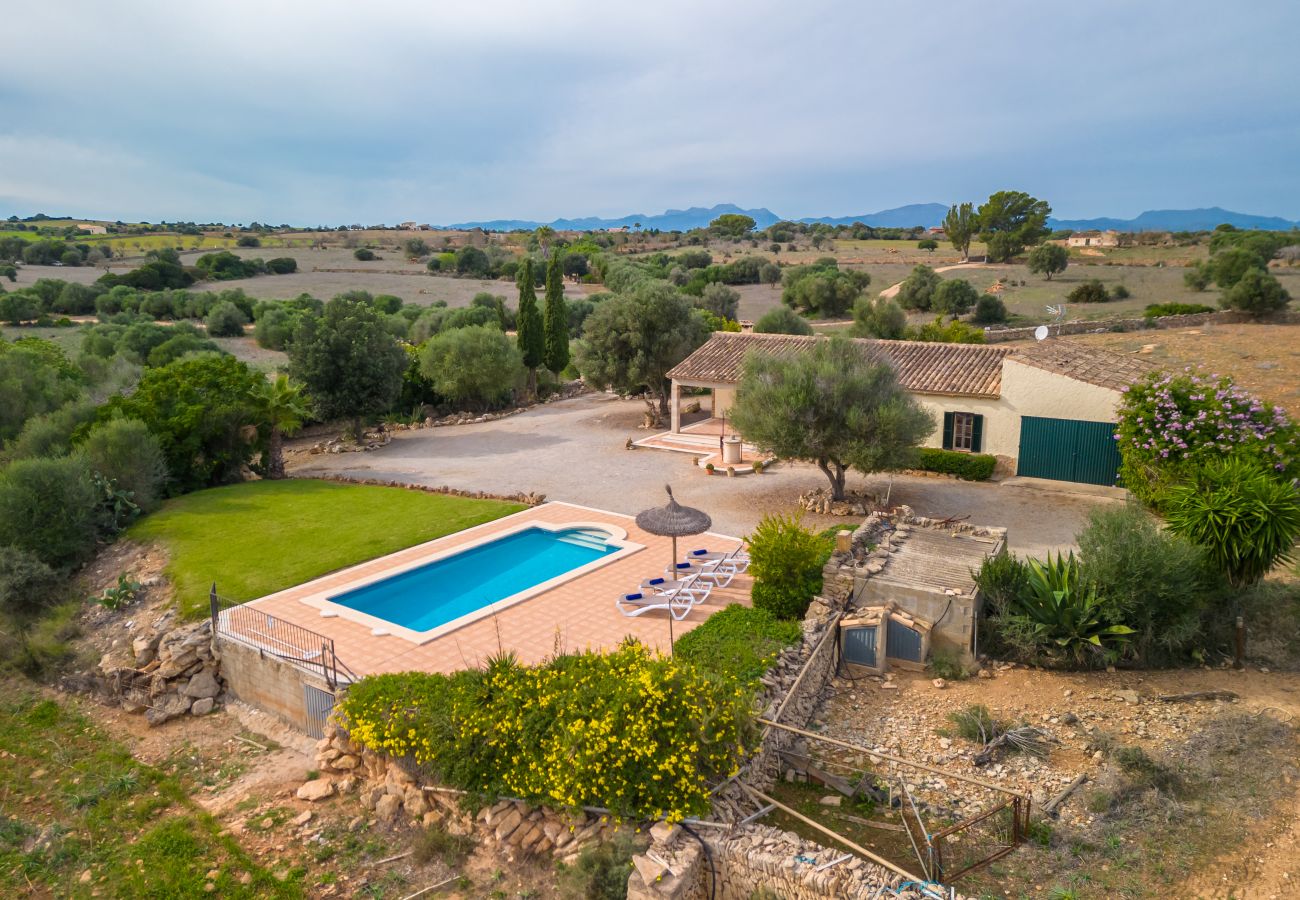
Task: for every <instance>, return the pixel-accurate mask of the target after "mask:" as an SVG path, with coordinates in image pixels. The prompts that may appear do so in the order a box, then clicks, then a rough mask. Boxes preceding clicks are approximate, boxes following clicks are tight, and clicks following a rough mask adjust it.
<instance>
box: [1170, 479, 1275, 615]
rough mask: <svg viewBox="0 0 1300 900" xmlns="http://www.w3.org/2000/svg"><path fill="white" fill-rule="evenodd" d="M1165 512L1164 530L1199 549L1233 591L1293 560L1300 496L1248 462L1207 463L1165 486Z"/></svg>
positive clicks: (1247, 585)
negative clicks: (1172, 485)
mask: <svg viewBox="0 0 1300 900" xmlns="http://www.w3.org/2000/svg"><path fill="white" fill-rule="evenodd" d="M1164 509H1165V518H1166V521H1167V522H1168V524H1169V530H1170V531H1172V532H1173V533H1174V534H1179V535H1182V536H1183V537H1185V538H1187V539H1188V540H1190V541H1192V542H1193V543H1195V544H1198V545H1199V546H1201V547H1203V548H1204V549H1205V551H1206V553H1207V554H1208V555H1209V558H1210V560H1211V561H1212V562H1213V563H1214V564H1215V566H1217V567H1218V569H1219V571H1220V572H1222V573H1223V575H1224V577H1226V578H1227V579H1228V581H1229V582H1230V583H1231V584H1232V585H1233V587H1235V588H1238V589H1240V588H1245V587H1249V586H1250V585H1252V584H1254V583H1255V582H1257V581H1259V580H1260V579H1261V578H1263V577H1264V576H1265V575H1267V574H1268V573H1269V572H1270V571H1271V570H1272V569H1273V567H1274V566H1276V565H1286V564H1288V563H1290V562H1292V561H1293V560H1294V559H1295V547H1296V541H1297V540H1300V492H1297V490H1296V486H1295V484H1294V483H1293V482H1291V481H1289V480H1286V479H1282V478H1278V477H1277V476H1276V475H1275V474H1274V473H1273V472H1270V471H1269V470H1267V469H1265V468H1263V467H1261V466H1259V465H1258V464H1257V463H1255V462H1253V461H1251V460H1246V459H1241V458H1233V457H1229V458H1227V459H1215V460H1211V461H1210V462H1209V463H1208V464H1207V465H1206V466H1205V467H1204V468H1201V469H1198V470H1196V471H1195V472H1194V473H1193V476H1192V478H1191V479H1190V480H1188V481H1185V482H1183V483H1181V484H1177V485H1175V486H1174V487H1172V488H1170V490H1169V494H1168V497H1167V500H1166V503H1165V504H1164Z"/></svg>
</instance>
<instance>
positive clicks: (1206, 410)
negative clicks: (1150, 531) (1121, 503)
mask: <svg viewBox="0 0 1300 900" xmlns="http://www.w3.org/2000/svg"><path fill="white" fill-rule="evenodd" d="M1116 440H1117V441H1118V446H1119V451H1120V455H1121V459H1122V462H1121V465H1120V478H1121V480H1122V482H1123V484H1124V486H1125V487H1127V488H1128V489H1129V490H1131V491H1132V492H1133V493H1134V494H1136V495H1137V496H1138V497H1139V498H1140V499H1142V500H1143V501H1145V502H1147V503H1152V504H1155V505H1157V506H1161V505H1162V501H1161V495H1162V494H1163V493H1164V491H1165V490H1166V489H1167V488H1168V487H1169V486H1170V485H1172V484H1176V483H1177V482H1178V481H1180V480H1182V478H1183V473H1184V472H1186V471H1190V470H1192V469H1195V468H1198V467H1200V466H1201V465H1203V464H1204V463H1206V462H1208V461H1210V460H1214V459H1219V458H1221V457H1223V456H1224V455H1228V454H1231V455H1234V456H1241V457H1244V458H1247V459H1251V460H1254V461H1255V462H1256V463H1258V464H1259V465H1261V466H1265V467H1269V468H1272V469H1273V470H1274V471H1275V472H1277V473H1278V474H1279V475H1280V476H1283V477H1287V478H1294V477H1296V476H1297V475H1298V474H1300V434H1298V433H1297V429H1296V426H1295V425H1294V424H1293V423H1292V422H1291V420H1290V419H1289V418H1288V417H1287V414H1286V411H1285V410H1283V409H1282V408H1281V407H1278V406H1270V405H1268V404H1265V403H1263V402H1262V401H1260V400H1259V399H1258V398H1256V397H1254V396H1252V395H1251V394H1249V393H1247V392H1246V391H1244V390H1242V389H1240V388H1238V387H1236V386H1235V385H1234V384H1233V383H1232V381H1231V380H1230V379H1228V378H1227V377H1213V376H1210V377H1207V376H1203V375H1196V374H1191V373H1184V374H1181V375H1168V374H1160V373H1153V374H1151V375H1149V376H1147V377H1146V378H1144V379H1142V380H1140V381H1138V382H1137V383H1135V384H1134V385H1133V386H1132V387H1130V388H1129V389H1128V390H1127V391H1125V393H1124V399H1123V400H1122V402H1121V404H1120V410H1119V428H1118V429H1116Z"/></svg>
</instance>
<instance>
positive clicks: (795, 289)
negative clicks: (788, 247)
mask: <svg viewBox="0 0 1300 900" xmlns="http://www.w3.org/2000/svg"><path fill="white" fill-rule="evenodd" d="M784 281H785V289H784V290H783V291H782V292H781V301H782V302H783V303H785V304H786V305H787V306H790V307H793V308H794V309H796V310H800V311H802V312H806V313H809V314H812V315H817V316H821V317H823V318H833V317H835V316H841V315H843V314H844V313H846V312H847V311H849V310H850V309H852V308H853V304H854V303H855V302H856V301H857V299H858V297H860V296H862V292H863V291H865V290H866V289H867V286H868V285H870V284H871V276H870V275H869V274H868V273H866V272H861V271H857V270H842V269H839V268H838V267H837V265H836V263H835V261H834V259H830V258H828V259H827V261H826V262H823V261H821V260H818V261H817V262H815V263H813V264H812V265H810V266H796V267H794V268H791V269H786V271H785V276H784Z"/></svg>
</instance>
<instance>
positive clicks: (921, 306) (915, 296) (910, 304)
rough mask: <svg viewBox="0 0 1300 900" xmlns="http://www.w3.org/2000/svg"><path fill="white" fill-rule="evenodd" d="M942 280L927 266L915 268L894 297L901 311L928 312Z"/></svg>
mask: <svg viewBox="0 0 1300 900" xmlns="http://www.w3.org/2000/svg"><path fill="white" fill-rule="evenodd" d="M942 281H943V279H942V278H940V277H939V275H938V273H937V272H935V271H934V269H932V268H930V267H929V266H917V267H916V268H914V269H912V274H910V275H908V276H907V278H905V279H904V280H903V283H902V284H901V285H899V286H898V293H897V294H895V297H896V298H897V300H898V305H899V306H901V307H903V309H918V310H922V311H925V310H928V309H929V308H930V306H931V305H932V304H933V303H934V292H935V291H936V290H937V289H938V287H939V284H940V282H942Z"/></svg>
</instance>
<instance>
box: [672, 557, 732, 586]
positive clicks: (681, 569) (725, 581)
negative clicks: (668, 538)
mask: <svg viewBox="0 0 1300 900" xmlns="http://www.w3.org/2000/svg"><path fill="white" fill-rule="evenodd" d="M664 574H665V575H675V577H677V578H683V579H684V578H689V577H691V576H695V577H696V578H703V579H706V580H707V581H709V582H711V583H712V585H713V586H714V587H720V588H724V587H726V586H727V585H729V584H731V579H732V578H734V577H735V575H736V570H735V568H734V567H731V566H722V565H718V564H715V563H709V562H701V563H694V562H680V563H678V564H677V570H676V572H673V571H672V570H667V571H665V572H664Z"/></svg>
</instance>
